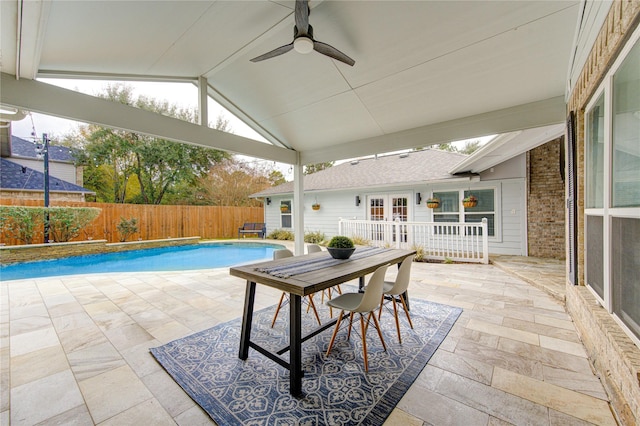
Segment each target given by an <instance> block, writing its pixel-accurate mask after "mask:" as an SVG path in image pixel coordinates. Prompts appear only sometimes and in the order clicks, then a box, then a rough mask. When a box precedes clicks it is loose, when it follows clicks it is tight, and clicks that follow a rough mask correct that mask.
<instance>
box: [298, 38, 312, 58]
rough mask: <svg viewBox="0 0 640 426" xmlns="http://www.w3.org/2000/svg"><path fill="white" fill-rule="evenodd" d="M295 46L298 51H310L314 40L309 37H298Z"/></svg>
mask: <svg viewBox="0 0 640 426" xmlns="http://www.w3.org/2000/svg"><path fill="white" fill-rule="evenodd" d="M293 48H294V49H295V51H296V52H298V53H304V54H306V53H309V52H311V51H312V50H313V40H311V39H310V38H309V37H298V38H296V39H295V40H294V41H293Z"/></svg>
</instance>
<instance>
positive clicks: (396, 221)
mask: <svg viewBox="0 0 640 426" xmlns="http://www.w3.org/2000/svg"><path fill="white" fill-rule="evenodd" d="M394 222H395V224H394V227H395V232H396V248H397V249H399V248H400V239H401V238H402V236H401V235H400V219H399V218H395V219H394Z"/></svg>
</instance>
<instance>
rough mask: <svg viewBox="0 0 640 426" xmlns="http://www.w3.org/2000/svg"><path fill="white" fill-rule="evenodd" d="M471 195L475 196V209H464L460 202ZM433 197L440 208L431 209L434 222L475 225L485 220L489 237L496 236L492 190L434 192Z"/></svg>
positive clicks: (493, 192) (493, 191)
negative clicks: (438, 201) (476, 200)
mask: <svg viewBox="0 0 640 426" xmlns="http://www.w3.org/2000/svg"><path fill="white" fill-rule="evenodd" d="M471 194H473V195H475V196H476V198H477V199H478V204H477V205H476V206H475V207H464V206H463V205H462V200H463V199H464V198H465V197H467V196H469V195H471ZM433 196H434V197H435V198H439V199H440V206H439V207H437V208H435V209H433V221H434V222H469V223H476V222H482V219H483V218H487V222H488V223H487V225H488V233H489V236H490V237H495V236H496V229H495V216H496V215H495V190H494V189H474V190H466V191H465V190H461V191H448V192H434V193H433Z"/></svg>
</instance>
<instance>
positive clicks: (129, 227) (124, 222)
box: [116, 217, 138, 243]
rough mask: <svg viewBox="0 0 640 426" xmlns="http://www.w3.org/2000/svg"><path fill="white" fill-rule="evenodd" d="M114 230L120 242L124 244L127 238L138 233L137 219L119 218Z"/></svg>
mask: <svg viewBox="0 0 640 426" xmlns="http://www.w3.org/2000/svg"><path fill="white" fill-rule="evenodd" d="M116 229H117V230H118V232H119V233H120V242H121V243H124V242H125V241H127V238H129V237H130V236H131V235H133V234H135V233H136V232H138V219H137V218H135V217H132V218H129V219H125V218H124V217H121V218H120V223H119V224H118V225H117V226H116Z"/></svg>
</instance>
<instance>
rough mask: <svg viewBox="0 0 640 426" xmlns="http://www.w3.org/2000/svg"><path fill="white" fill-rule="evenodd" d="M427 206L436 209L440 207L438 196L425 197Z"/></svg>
mask: <svg viewBox="0 0 640 426" xmlns="http://www.w3.org/2000/svg"><path fill="white" fill-rule="evenodd" d="M427 207H429V208H430V209H437V208H438V207H440V198H438V197H430V198H428V199H427Z"/></svg>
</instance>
